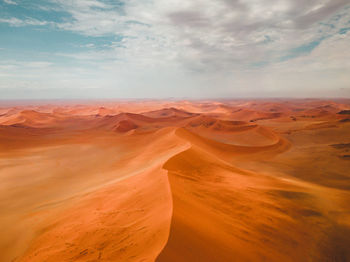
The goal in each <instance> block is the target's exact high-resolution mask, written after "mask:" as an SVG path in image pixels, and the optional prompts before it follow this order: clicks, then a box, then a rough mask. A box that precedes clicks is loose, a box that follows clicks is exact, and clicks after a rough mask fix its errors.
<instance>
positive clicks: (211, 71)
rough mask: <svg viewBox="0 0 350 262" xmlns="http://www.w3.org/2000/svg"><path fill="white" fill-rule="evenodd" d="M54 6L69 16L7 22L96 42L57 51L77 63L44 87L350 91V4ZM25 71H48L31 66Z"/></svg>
mask: <svg viewBox="0 0 350 262" xmlns="http://www.w3.org/2000/svg"><path fill="white" fill-rule="evenodd" d="M46 3H47V5H45V2H44V3H43V5H42V6H41V9H40V10H41V11H42V12H47V14H51V13H52V14H56V15H57V14H65V16H64V19H63V18H62V19H60V20H59V21H55V22H51V21H43V20H42V19H41V18H39V17H35V16H33V17H19V16H18V17H16V16H13V17H10V16H9V17H10V18H9V17H5V18H0V22H2V23H7V24H8V25H11V26H17V27H19V26H28V25H36V26H47V25H50V26H51V30H58V31H69V32H72V33H75V34H79V35H83V36H84V37H87V38H89V41H88V42H87V43H83V44H81V45H78V46H79V47H80V48H81V49H80V51H76V50H74V52H73V51H71V50H67V51H66V52H57V53H55V54H54V55H55V56H57V57H63V58H64V59H68V60H69V61H70V62H69V64H68V66H67V65H64V66H62V65H59V64H58V63H57V64H55V63H54V64H50V65H49V66H46V67H45V70H47V78H43V77H44V76H40V77H38V79H41V80H40V81H39V80H36V82H35V83H36V84H38V82H41V81H42V84H41V85H42V86H45V85H44V84H43V83H44V82H45V80H44V79H46V80H47V79H48V76H50V79H59V77H58V74H61V75H65V76H66V77H67V79H66V82H62V81H55V82H52V81H51V82H50V83H51V84H52V85H53V86H56V87H57V88H59V87H58V86H57V85H58V84H57V83H60V84H62V85H64V86H65V85H67V88H68V83H69V81H71V83H74V85H76V86H80V87H82V86H87V80H86V79H89V81H90V82H93V83H96V85H100V86H101V88H105V89H113V90H114V89H115V90H116V91H115V93H116V94H120V93H121V92H119V91H121V90H123V91H125V90H124V89H123V87H125V86H128V87H129V88H130V90H139V89H142V88H144V90H145V91H144V92H140V91H138V92H137V91H135V92H134V93H135V94H137V95H139V94H141V93H143V94H149V93H150V94H155V95H159V94H162V95H166V94H167V93H168V94H169V96H171V95H170V94H171V93H172V92H174V90H175V89H176V90H179V91H178V92H176V93H179V95H180V94H186V93H187V92H190V94H192V95H193V96H196V95H198V94H200V95H207V96H213V95H216V96H233V95H239V96H244V95H247V94H248V95H256V94H260V95H269V96H271V95H278V96H281V95H283V94H286V95H292V96H293V95H295V94H294V89H295V90H298V92H299V93H300V94H304V95H306V94H310V95H312V94H313V93H315V90H316V89H317V87H320V88H321V87H322V88H321V89H322V90H323V91H322V92H324V93H323V94H324V95H326V94H328V95H330V94H332V92H333V90H332V89H333V88H338V89H340V88H345V89H344V90H346V86H347V85H348V86H349V85H350V80H349V78H347V77H345V75H346V74H349V73H350V69H349V68H350V67H349V63H348V62H347V61H349V60H350V59H349V60H347V59H348V57H347V55H344V54H345V53H348V51H347V49H348V46H349V44H350V43H349V28H350V26H349V21H350V5H349V2H348V0H310V1H304V0H279V1H276V0H246V1H241V0H217V1H212V0H188V1H178V0H167V1H164V0H147V1H142V0H128V1H108V0H106V1H99V0H76V1H70V0H55V1H54V0H49V1H48V2H46ZM103 37H110V39H111V40H110V42H109V43H107V44H105V43H104V45H103V46H101V45H98V44H97V43H96V42H94V41H93V39H99V38H103ZM90 40H91V41H90ZM16 68H17V69H16V70H18V72H21V73H24V72H26V70H27V71H28V72H29V71H30V72H31V73H33V74H34V75H35V74H40V73H39V71H40V70H37V69H35V67H29V66H28V65H26V66H22V67H19V66H18V65H17V67H16ZM20 68H21V69H20ZM28 68H30V69H28ZM66 71H67V72H66ZM68 71H69V72H68ZM65 72H66V74H65ZM71 72H75V73H76V75H72V74H71ZM320 75H321V77H320ZM92 76H94V77H95V80H94V79H93V78H92ZM79 77H80V78H79ZM79 79H80V80H79ZM97 80H100V82H98V81H97ZM79 81H80V82H79ZM26 83H28V81H27V82H26ZM29 83H30V81H29ZM94 85H95V84H93V86H94ZM178 85H181V87H177V86H178ZM70 86H73V85H70ZM213 86H215V89H214V88H213ZM307 87H308V88H307ZM189 89H190V90H191V91H188V90H189ZM338 89H337V90H338ZM125 92H126V94H128V95H132V94H134V93H133V92H132V91H130V93H128V92H129V91H125Z"/></svg>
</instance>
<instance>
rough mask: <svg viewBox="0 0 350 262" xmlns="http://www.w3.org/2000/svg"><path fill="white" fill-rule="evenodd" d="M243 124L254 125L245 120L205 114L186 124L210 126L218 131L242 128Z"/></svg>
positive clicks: (198, 126)
mask: <svg viewBox="0 0 350 262" xmlns="http://www.w3.org/2000/svg"><path fill="white" fill-rule="evenodd" d="M243 126H245V127H246V126H250V127H253V125H251V124H248V123H246V122H244V121H226V120H220V119H216V118H214V117H210V116H203V115H201V116H198V117H196V118H195V119H193V120H191V121H190V122H189V123H188V124H187V125H186V127H188V128H210V129H213V130H216V131H228V132H231V131H237V130H241V129H242V127H243ZM254 126H255V125H254Z"/></svg>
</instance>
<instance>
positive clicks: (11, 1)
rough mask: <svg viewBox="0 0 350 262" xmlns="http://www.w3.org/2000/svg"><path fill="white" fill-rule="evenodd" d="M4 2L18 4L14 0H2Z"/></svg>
mask: <svg viewBox="0 0 350 262" xmlns="http://www.w3.org/2000/svg"><path fill="white" fill-rule="evenodd" d="M4 2H5V3H6V4H8V5H18V4H17V3H16V2H15V1H13V0H4Z"/></svg>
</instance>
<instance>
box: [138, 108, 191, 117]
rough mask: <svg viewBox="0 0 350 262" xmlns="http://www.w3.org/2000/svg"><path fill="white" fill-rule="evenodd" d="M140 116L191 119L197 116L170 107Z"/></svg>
mask: <svg viewBox="0 0 350 262" xmlns="http://www.w3.org/2000/svg"><path fill="white" fill-rule="evenodd" d="M142 115H144V116H148V117H152V118H169V117H192V116H195V115H198V114H195V113H190V112H187V111H184V110H180V109H177V108H174V107H170V108H163V109H160V110H155V111H150V112H146V113H143V114H142Z"/></svg>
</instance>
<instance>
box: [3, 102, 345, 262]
mask: <svg viewBox="0 0 350 262" xmlns="http://www.w3.org/2000/svg"><path fill="white" fill-rule="evenodd" d="M0 232H1V234H0V261H1V262H7V261H9V262H10V261H16V262H24V261H38V262H43V261H59V262H62V261H63V262H64V261H90V262H92V261H122V262H123V261H135V262H136V261H137V262H141V261H143V262H149V261H157V262H183V261H189V262H196V261H198V262H207V261H211V262H226V261H230V262H233V261H278V262H280V261H284V262H288V261H317V262H322V261H350V100H345V99H344V100H310V99H298V100H296V99H290V100H281V99H280V100H278V99H274V100H272V99H271V100H254V101H253V100H223V101H84V102H81V101H80V102H73V101H70V102H66V101H33V102H30V101H27V102H23V101H17V102H16V101H12V102H6V103H4V102H3V103H0Z"/></svg>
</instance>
